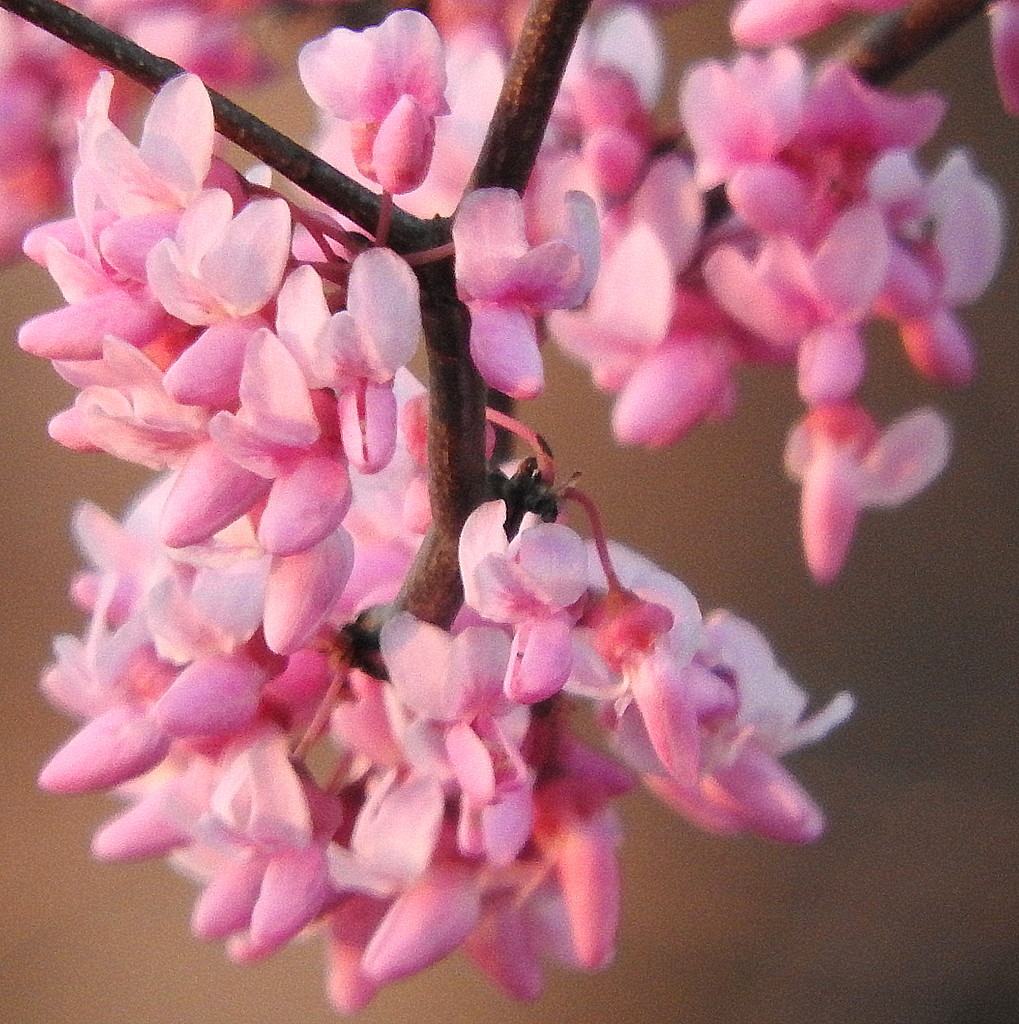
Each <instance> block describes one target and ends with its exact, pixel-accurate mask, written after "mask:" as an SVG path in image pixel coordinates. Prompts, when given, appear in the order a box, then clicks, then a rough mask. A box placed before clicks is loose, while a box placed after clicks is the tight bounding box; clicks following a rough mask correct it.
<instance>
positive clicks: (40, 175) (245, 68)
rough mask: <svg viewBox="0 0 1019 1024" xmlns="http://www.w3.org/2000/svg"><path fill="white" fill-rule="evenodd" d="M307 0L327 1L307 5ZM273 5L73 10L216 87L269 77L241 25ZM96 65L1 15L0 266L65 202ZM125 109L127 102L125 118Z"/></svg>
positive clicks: (113, 3)
mask: <svg viewBox="0 0 1019 1024" xmlns="http://www.w3.org/2000/svg"><path fill="white" fill-rule="evenodd" d="M303 2H306V3H314V2H319V0H303ZM269 5H270V4H269V0H132V2H130V3H127V2H125V0H77V2H75V3H72V4H69V5H68V6H70V7H73V8H74V9H75V10H77V11H80V12H81V13H83V14H85V15H87V16H88V17H90V18H92V19H94V20H96V21H98V22H99V23H101V24H102V25H104V26H106V27H107V28H112V29H115V30H116V31H118V32H120V33H121V34H123V35H125V36H127V37H128V38H129V39H131V40H132V41H134V42H136V43H138V44H139V45H140V46H144V47H145V48H146V49H148V50H151V51H152V52H154V53H157V54H159V55H160V56H162V57H167V58H169V59H170V60H173V61H176V62H177V63H178V64H180V65H182V66H183V67H185V68H187V69H188V70H189V71H192V72H194V73H195V74H198V75H201V76H202V78H203V79H205V80H206V81H207V82H209V83H210V84H212V85H215V86H217V87H221V86H223V85H228V84H238V83H250V82H253V81H256V80H258V79H259V78H263V77H265V75H266V74H267V72H268V71H269V62H268V60H267V58H266V57H265V56H264V55H263V54H262V52H261V50H260V48H259V47H258V46H257V45H256V43H255V41H254V38H253V37H252V34H251V31H250V28H249V26H248V25H246V24H245V22H244V21H243V20H242V19H243V18H244V17H245V16H246V15H250V14H255V13H257V12H258V11H259V10H261V9H264V8H266V7H268V6H269ZM97 70H98V65H97V64H96V62H95V61H94V60H92V59H91V58H89V57H86V56H85V55H84V54H82V53H81V52H79V51H77V50H74V49H72V48H71V47H69V46H67V45H65V44H64V43H62V42H60V41H59V40H57V39H55V38H54V37H53V36H50V35H48V34H46V33H44V32H42V31H41V30H39V29H37V28H35V27H34V26H31V25H28V24H27V23H26V22H23V21H22V20H21V19H20V18H17V17H16V16H15V15H13V14H9V13H8V12H7V11H0V260H3V259H7V258H9V257H11V256H13V255H14V254H15V253H16V251H17V249H18V246H19V244H20V242H21V238H22V236H23V235H24V233H25V231H26V230H27V229H28V228H30V227H31V226H32V225H34V224H37V223H39V221H41V220H43V219H44V218H45V217H48V216H52V215H53V214H54V213H55V212H57V211H58V210H60V209H61V207H62V206H63V205H64V203H65V202H66V197H65V193H66V191H67V178H68V175H69V167H70V165H72V164H73V162H74V149H75V141H76V140H75V135H74V125H75V122H76V121H77V119H78V118H79V117H80V116H81V113H82V110H83V109H84V104H85V97H86V95H87V94H88V90H89V88H90V87H91V85H92V82H93V80H94V79H95V76H96V72H97ZM126 106H127V103H126V101H125V100H121V101H120V103H119V110H118V113H119V114H123V113H125V108H126Z"/></svg>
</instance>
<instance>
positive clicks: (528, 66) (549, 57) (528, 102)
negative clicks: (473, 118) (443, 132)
mask: <svg viewBox="0 0 1019 1024" xmlns="http://www.w3.org/2000/svg"><path fill="white" fill-rule="evenodd" d="M590 6H591V0H532V3H531V7H530V9H529V10H528V12H527V18H526V20H525V21H524V27H523V29H522V30H521V33H520V40H519V42H518V43H517V48H516V50H515V51H514V53H513V60H512V62H511V64H510V68H509V73H508V74H507V76H506V81H505V82H504V83H503V87H502V92H501V93H500V94H499V102H498V103H497V104H496V108H495V115H494V117H493V118H492V123H491V124H490V125H489V128H488V135H487V136H486V137H485V143H484V145H483V146H482V149H481V155H480V156H479V157H478V162H477V164H476V166H475V168H474V173H473V174H472V175H471V181H470V184H469V185H468V187H467V191H471V189H475V188H489V187H493V186H496V187H500V188H512V189H515V190H516V191H517V192H523V190H524V189H525V188H526V187H527V179H528V178H529V177H530V176H531V168H532V167H534V161H535V160H536V159H537V156H538V149H539V148H540V147H541V141H542V139H543V138H544V137H545V128H546V127H547V125H548V119H549V117H550V116H551V114H552V105H553V104H554V103H555V99H556V96H557V95H558V93H559V86H560V84H561V82H562V79H563V72H564V71H565V69H566V62H567V61H568V60H569V59H570V54H571V53H572V51H573V45H574V43H575V42H576V41H577V33H578V32H579V31H580V25H581V22H583V20H584V16H585V15H586V14H587V11H588V8H589V7H590Z"/></svg>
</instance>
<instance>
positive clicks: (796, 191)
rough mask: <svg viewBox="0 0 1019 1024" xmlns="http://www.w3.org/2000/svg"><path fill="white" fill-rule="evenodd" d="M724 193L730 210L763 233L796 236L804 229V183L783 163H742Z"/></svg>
mask: <svg viewBox="0 0 1019 1024" xmlns="http://www.w3.org/2000/svg"><path fill="white" fill-rule="evenodd" d="M725 194H726V195H727V196H728V197H729V201H730V202H731V203H732V207H733V209H734V210H735V211H736V212H737V213H738V214H739V215H740V216H741V217H742V218H743V219H744V220H745V221H746V222H747V223H748V224H749V225H750V226H751V227H754V228H756V229H757V230H758V231H760V232H762V233H764V234H767V235H778V234H791V235H794V236H800V234H801V233H802V232H803V231H804V229H805V228H806V226H807V223H808V217H809V214H810V195H809V191H808V188H807V184H806V183H805V182H804V180H803V179H802V178H801V177H800V175H799V174H797V173H796V172H795V171H794V170H792V169H791V168H790V167H787V166H786V165H785V164H782V163H778V162H777V161H776V162H774V163H747V164H744V165H743V166H742V167H740V168H739V169H738V170H737V171H736V173H735V174H734V175H733V176H732V178H730V180H729V181H728V182H727V183H726V186H725Z"/></svg>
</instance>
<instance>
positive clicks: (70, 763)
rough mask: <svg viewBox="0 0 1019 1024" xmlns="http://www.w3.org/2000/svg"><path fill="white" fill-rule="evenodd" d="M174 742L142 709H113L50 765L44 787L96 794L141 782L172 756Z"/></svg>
mask: <svg viewBox="0 0 1019 1024" xmlns="http://www.w3.org/2000/svg"><path fill="white" fill-rule="evenodd" d="M169 748H170V740H169V738H168V737H167V736H165V735H164V734H163V732H162V730H161V729H160V728H159V726H158V725H156V723H155V722H153V721H152V720H151V719H149V718H147V717H146V716H145V714H144V713H143V712H142V711H141V710H140V709H138V708H135V707H130V706H120V707H114V708H111V709H110V710H109V711H106V712H104V713H103V714H101V715H100V716H99V717H98V718H93V719H92V721H91V722H89V723H88V724H86V725H84V726H82V728H81V729H79V730H78V732H76V733H75V734H74V736H72V737H71V738H70V739H69V740H68V741H67V742H66V743H65V744H64V745H63V746H62V747H61V748H60V749H59V750H58V751H57V752H56V753H55V754H54V755H53V756H52V757H51V758H50V760H49V761H48V762H47V763H46V765H45V767H44V768H43V769H42V771H41V772H40V773H39V785H40V786H41V787H42V788H43V789H48V790H50V791H51V792H53V793H90V792H92V791H93V790H97V789H109V788H111V787H112V786H117V785H119V784H120V783H122V782H127V781H128V779H133V778H137V776H139V775H142V774H144V773H145V772H147V771H148V770H149V769H150V768H154V767H155V766H156V765H157V764H159V762H160V761H162V760H163V758H164V757H166V754H167V752H168V751H169Z"/></svg>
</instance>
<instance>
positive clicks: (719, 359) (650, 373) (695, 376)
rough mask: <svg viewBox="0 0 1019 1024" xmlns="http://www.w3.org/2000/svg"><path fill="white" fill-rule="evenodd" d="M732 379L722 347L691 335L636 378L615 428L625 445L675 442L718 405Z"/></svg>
mask: <svg viewBox="0 0 1019 1024" xmlns="http://www.w3.org/2000/svg"><path fill="white" fill-rule="evenodd" d="M728 380H729V368H728V361H727V359H726V358H725V356H724V354H723V353H722V352H721V351H720V349H719V347H718V346H717V345H715V344H713V343H711V342H708V341H706V340H702V339H698V338H691V339H689V341H687V342H684V343H683V344H680V345H675V346H670V347H668V348H666V349H665V350H664V351H662V352H660V353H657V354H655V355H652V356H651V357H649V358H648V359H645V360H643V361H642V362H641V363H640V365H639V366H638V368H637V369H636V371H635V372H634V373H633V374H632V375H631V376H630V379H629V380H628V381H627V383H626V385H625V386H624V387H623V389H622V390H621V391H620V393H619V395H618V396H617V398H616V402H615V406H614V407H613V410H612V431H613V433H614V434H615V436H616V439H617V440H618V441H619V442H620V443H621V444H641V445H645V446H647V447H651V448H661V447H664V446H665V445H667V444H672V442H673V441H676V440H678V439H679V438H680V437H682V436H683V435H684V434H686V433H687V432H688V431H690V430H691V429H693V427H695V426H696V425H697V424H698V423H699V422H700V421H701V420H702V419H704V417H705V416H706V415H708V414H709V413H710V412H711V410H712V409H714V407H715V406H716V404H717V402H718V400H719V397H720V395H721V394H722V392H723V390H724V388H725V387H726V386H727V383H728Z"/></svg>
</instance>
